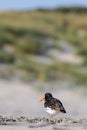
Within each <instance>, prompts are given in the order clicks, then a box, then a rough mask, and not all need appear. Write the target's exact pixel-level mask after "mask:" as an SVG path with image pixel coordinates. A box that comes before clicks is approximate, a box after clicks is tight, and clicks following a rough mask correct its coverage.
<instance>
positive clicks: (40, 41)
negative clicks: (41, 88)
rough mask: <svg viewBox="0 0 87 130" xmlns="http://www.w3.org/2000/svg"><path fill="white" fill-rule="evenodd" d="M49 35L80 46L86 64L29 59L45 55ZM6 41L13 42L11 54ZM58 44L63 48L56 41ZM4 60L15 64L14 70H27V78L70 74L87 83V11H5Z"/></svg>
mask: <svg viewBox="0 0 87 130" xmlns="http://www.w3.org/2000/svg"><path fill="white" fill-rule="evenodd" d="M47 38H49V39H54V40H64V41H67V42H68V43H69V44H72V45H73V46H74V47H75V48H76V50H77V54H78V55H79V56H81V57H82V58H83V59H84V63H83V65H71V64H66V63H60V62H59V63H57V62H55V61H53V64H52V65H43V64H41V63H36V62H34V61H33V62H32V61H31V60H30V59H29V57H31V55H37V54H38V55H41V54H44V55H45V42H44V41H45V39H47ZM54 44H55V43H54ZM5 45H8V46H11V47H12V48H13V49H14V51H13V52H12V53H11V54H9V53H8V52H5V51H4V50H3V47H4V46H5ZM54 48H56V49H60V48H59V47H58V46H56V45H54ZM0 62H4V63H7V64H13V66H15V68H14V71H15V70H16V69H17V70H19V71H20V70H21V72H22V71H23V76H22V79H24V80H31V79H33V78H34V79H35V78H36V79H39V80H49V79H51V80H52V79H61V78H65V79H66V78H67V79H70V80H71V79H74V80H75V81H76V82H77V83H80V84H85V85H87V81H86V79H87V73H85V72H87V68H86V65H87V12H85V13H84V12H83V13H76V12H75V11H70V12H68V13H65V12H64V11H60V10H59V11H58V10H55V11H52V10H51V11H41V10H36V11H30V12H29V11H25V12H15V11H12V12H1V13H0ZM84 67H85V68H86V69H85V72H84V71H83V68H84ZM78 68H79V70H78ZM81 70H82V71H81ZM19 71H18V72H19ZM28 77H29V78H28ZM31 77H32V78H31Z"/></svg>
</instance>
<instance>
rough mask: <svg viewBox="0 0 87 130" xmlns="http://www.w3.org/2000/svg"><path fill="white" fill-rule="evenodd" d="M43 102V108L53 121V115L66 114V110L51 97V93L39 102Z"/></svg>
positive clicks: (59, 102) (58, 101) (46, 94)
mask: <svg viewBox="0 0 87 130" xmlns="http://www.w3.org/2000/svg"><path fill="white" fill-rule="evenodd" d="M39 101H40V102H42V101H45V102H44V108H45V111H46V112H47V113H49V114H50V117H51V118H52V119H53V117H54V115H56V114H57V113H59V112H62V113H66V110H65V108H64V106H63V104H62V103H61V101H60V100H59V99H56V98H54V97H53V96H52V94H51V93H45V96H44V97H43V98H41V99H40V100H39Z"/></svg>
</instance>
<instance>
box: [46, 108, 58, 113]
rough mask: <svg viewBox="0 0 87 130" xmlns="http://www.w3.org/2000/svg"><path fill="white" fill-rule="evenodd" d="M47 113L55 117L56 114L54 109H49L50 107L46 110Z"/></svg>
mask: <svg viewBox="0 0 87 130" xmlns="http://www.w3.org/2000/svg"><path fill="white" fill-rule="evenodd" d="M45 111H46V112H48V113H49V114H51V115H54V114H56V112H57V111H56V110H54V109H51V108H49V107H46V108H45Z"/></svg>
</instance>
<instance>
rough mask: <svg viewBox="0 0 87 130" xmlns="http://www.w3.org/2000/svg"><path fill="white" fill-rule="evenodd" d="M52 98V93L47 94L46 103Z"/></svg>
mask: <svg viewBox="0 0 87 130" xmlns="http://www.w3.org/2000/svg"><path fill="white" fill-rule="evenodd" d="M52 97H53V96H52V94H51V93H45V101H47V100H50V99H51V98H52Z"/></svg>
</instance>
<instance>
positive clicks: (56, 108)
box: [53, 98, 66, 113]
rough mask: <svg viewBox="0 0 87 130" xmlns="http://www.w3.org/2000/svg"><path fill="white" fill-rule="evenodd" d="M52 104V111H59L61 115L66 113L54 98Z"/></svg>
mask: <svg viewBox="0 0 87 130" xmlns="http://www.w3.org/2000/svg"><path fill="white" fill-rule="evenodd" d="M53 104H54V109H55V110H59V111H61V112H62V113H66V110H65V108H64V107H63V104H62V103H61V101H60V100H58V99H56V98H54V100H53Z"/></svg>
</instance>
